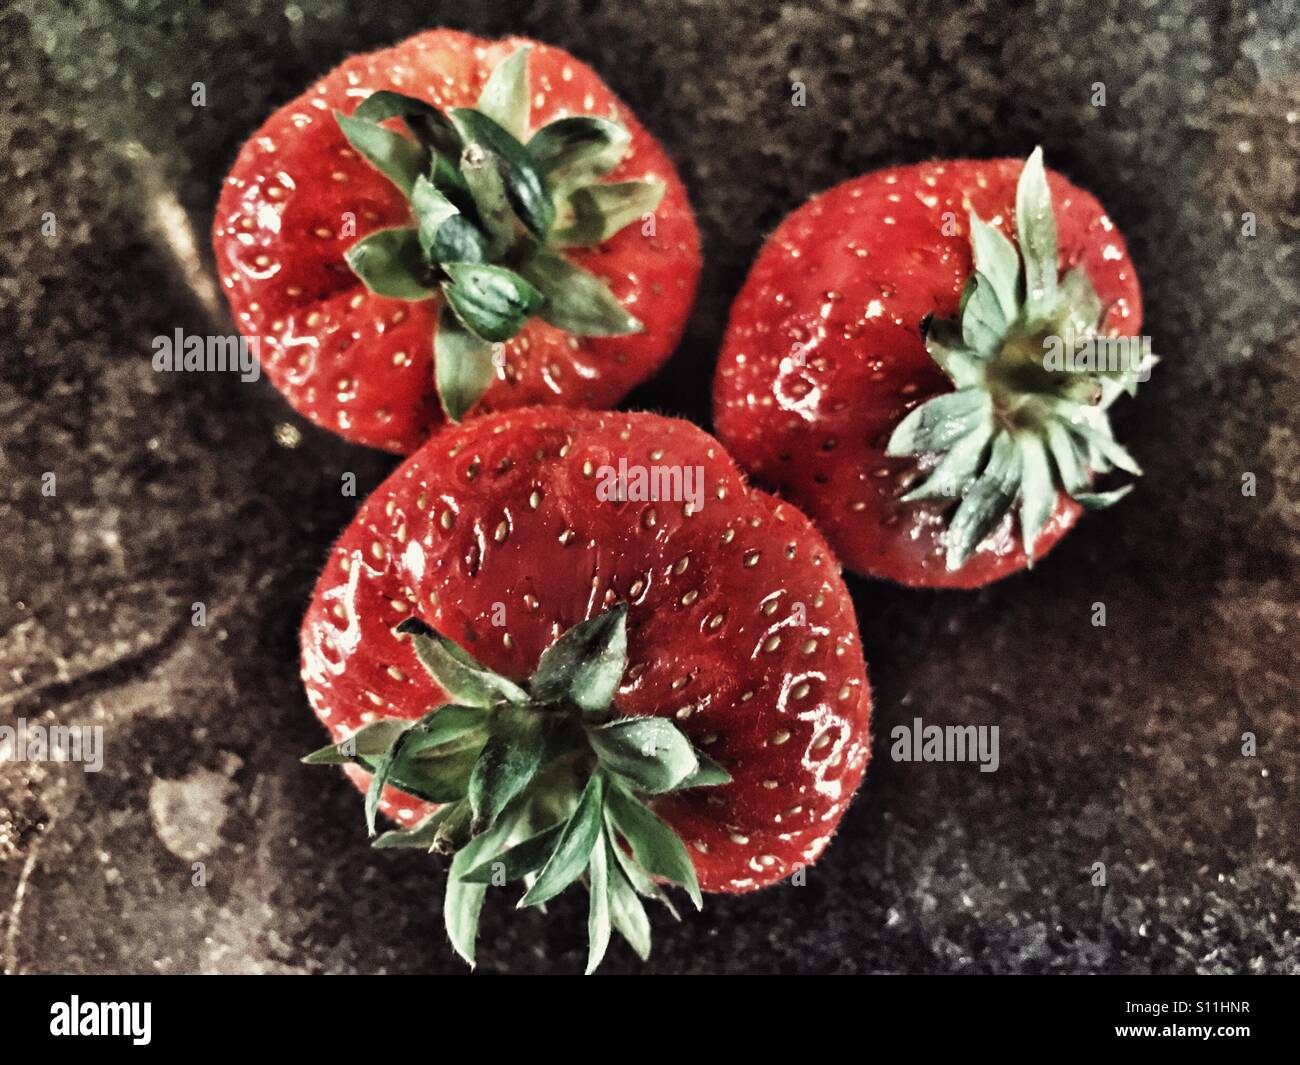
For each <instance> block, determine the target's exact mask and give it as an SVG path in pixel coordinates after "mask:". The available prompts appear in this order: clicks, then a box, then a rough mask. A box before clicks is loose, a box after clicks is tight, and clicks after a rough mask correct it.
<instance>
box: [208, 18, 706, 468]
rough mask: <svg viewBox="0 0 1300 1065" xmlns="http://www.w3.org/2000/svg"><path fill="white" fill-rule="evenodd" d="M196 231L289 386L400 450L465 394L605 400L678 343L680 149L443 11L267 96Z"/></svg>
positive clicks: (695, 243)
mask: <svg viewBox="0 0 1300 1065" xmlns="http://www.w3.org/2000/svg"><path fill="white" fill-rule="evenodd" d="M213 243H214V246H215V250H216V259H217V268H218V270H219V272H220V275H221V281H222V286H223V288H224V289H225V292H226V295H227V297H228V298H229V300H230V306H231V309H232V311H233V312H234V316H235V320H236V322H237V323H238V325H239V328H240V330H241V331H242V332H243V333H244V334H245V335H247V336H250V337H257V338H259V347H260V354H261V358H262V362H263V366H264V368H265V370H266V373H267V376H268V377H270V379H271V381H272V382H273V383H274V384H275V385H276V387H277V388H279V389H280V390H281V391H282V392H283V393H284V394H285V396H286V397H287V398H288V400H289V402H290V403H291V404H292V405H293V406H294V407H295V408H296V409H297V410H298V411H299V412H300V413H302V414H303V415H305V416H306V417H308V418H310V419H311V420H312V421H314V422H316V423H317V424H319V425H323V426H325V427H326V428H329V429H333V430H334V431H336V432H338V433H340V434H342V435H343V436H345V437H347V438H348V439H350V440H355V441H357V442H358V443H363V444H369V445H372V446H374V447H382V448H386V449H388V450H390V451H397V452H402V453H407V452H410V451H413V450H414V449H415V448H416V447H418V446H419V444H420V443H421V442H422V441H423V440H424V439H425V438H427V437H428V436H429V434H430V433H431V432H432V431H433V430H435V429H437V428H438V427H439V425H441V424H442V423H443V422H444V421H446V420H447V419H448V418H450V419H452V420H459V419H460V417H461V416H462V415H464V414H465V413H466V412H467V411H469V410H470V409H471V408H474V409H475V410H476V411H477V412H480V413H481V412H485V411H490V410H501V409H506V408H513V407H520V406H525V405H532V404H539V403H541V404H555V405H561V406H574V407H605V406H610V405H613V404H614V403H617V402H618V401H619V400H620V399H621V398H622V397H623V396H624V395H625V394H626V393H627V391H628V390H629V389H630V388H632V387H633V386H634V385H636V384H637V383H639V382H640V381H643V380H644V379H645V378H647V377H648V376H650V375H651V374H652V373H653V372H654V371H655V370H656V369H657V368H658V367H659V366H660V365H661V364H662V363H663V362H664V360H665V359H666V358H667V357H668V355H669V354H670V353H671V352H672V350H673V348H674V347H675V346H676V344H677V340H678V338H679V337H680V335H681V331H682V327H683V325H684V323H685V321H686V318H687V315H688V314H689V312H690V307H691V303H692V300H693V299H694V295H695V288H696V283H697V281H698V278H699V271H700V256H699V236H698V233H697V232H696V229H695V223H694V220H693V218H692V217H691V211H690V207H689V205H688V203H687V200H686V192H685V190H684V189H683V187H682V184H681V181H680V179H679V178H678V176H677V172H676V171H675V170H674V168H673V165H672V163H671V162H670V161H669V159H668V157H667V156H666V155H665V154H664V152H663V150H662V149H661V148H660V147H659V145H658V144H657V143H656V141H655V140H654V138H653V137H652V136H651V135H650V134H649V133H647V132H646V131H645V129H643V128H642V126H641V124H640V123H639V122H638V121H637V119H636V117H635V116H634V115H633V114H631V112H629V111H628V110H627V108H625V107H624V106H623V105H622V104H621V103H620V102H619V101H618V100H617V99H616V98H615V96H614V94H613V93H612V92H611V91H610V90H609V89H608V88H607V87H606V86H605V85H604V84H603V83H602V82H601V81H600V79H599V78H598V77H597V76H596V75H595V74H594V73H593V72H592V71H591V70H590V69H589V68H588V67H586V66H584V65H583V64H582V63H580V62H579V61H578V60H576V59H574V58H573V57H572V56H571V55H569V54H568V53H567V52H564V51H561V50H560V49H557V48H550V47H547V46H546V45H544V44H537V43H535V42H531V41H527V40H525V39H523V38H510V39H507V40H502V41H486V40H481V39H479V38H476V37H471V36H469V35H468V34H464V33H458V32H455V31H452V30H431V31H429V32H427V33H422V34H419V35H418V36H415V37H412V38H410V39H409V40H407V41H404V42H402V43H401V44H398V45H396V46H395V47H393V48H389V49H385V50H383V51H379V52H373V53H370V54H368V55H360V56H354V57H353V58H351V59H348V60H347V61H346V62H344V63H343V64H341V65H340V66H338V67H337V68H335V69H334V70H333V71H331V72H330V73H329V74H328V75H326V76H325V77H324V78H323V79H321V81H319V82H317V83H316V84H315V85H314V86H312V88H311V89H309V90H308V91H307V92H305V93H304V94H303V95H302V96H300V97H298V99H296V100H293V101H292V102H290V103H288V104H286V105H285V106H284V107H282V108H280V109H279V110H278V111H276V112H275V113H274V114H273V115H272V116H271V117H270V118H269V119H268V120H267V121H266V123H265V124H264V125H263V126H262V128H261V129H259V130H258V131H257V133H255V134H254V135H253V137H252V138H251V139H250V140H249V141H248V143H247V144H246V145H245V146H244V148H243V149H242V151H241V152H240V153H239V157H238V159H237V160H236V161H235V165H234V167H233V168H232V170H231V172H230V175H229V176H228V177H227V179H226V182H225V184H224V186H223V188H222V191H221V199H220V202H219V203H218V205H217V214H216V220H215V223H214V227H213Z"/></svg>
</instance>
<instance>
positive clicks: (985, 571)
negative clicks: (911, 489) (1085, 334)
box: [713, 159, 1142, 588]
mask: <svg viewBox="0 0 1300 1065" xmlns="http://www.w3.org/2000/svg"><path fill="white" fill-rule="evenodd" d="M1023 166H1024V163H1023V160H1019V159H996V160H991V161H980V160H959V161H955V162H951V161H950V162H937V163H922V164H918V165H914V166H902V167H895V168H893V169H890V170H879V171H876V172H874V173H871V174H866V175H864V176H862V177H859V178H854V179H852V180H850V181H846V182H844V183H843V184H841V185H837V186H835V187H834V188H832V189H830V190H829V191H827V192H824V193H822V194H821V195H819V196H815V197H813V198H812V199H811V200H809V201H808V202H807V203H805V204H804V205H803V206H802V207H800V208H799V209H798V210H796V211H795V212H794V213H792V214H791V215H789V216H788V217H787V218H786V219H785V220H784V221H783V222H782V223H781V224H780V226H778V227H777V229H776V232H774V233H773V234H772V236H771V238H770V239H769V240H768V241H767V243H766V245H765V246H764V247H763V249H762V251H761V252H760V253H759V256H758V259H757V260H756V261H755V263H754V266H753V268H752V270H751V271H750V274H749V277H748V279H747V280H746V281H745V284H744V286H743V288H742V289H741V291H740V294H739V295H738V296H737V298H736V301H735V303H734V304H733V306H732V310H731V320H730V323H729V325H728V328H727V334H726V337H725V339H724V341H723V347H722V354H721V356H720V358H719V360H718V370H717V374H716V376H715V378H714V385H713V408H714V422H715V425H716V429H717V433H718V436H719V438H720V439H721V440H722V441H723V443H725V444H726V445H727V447H728V449H729V450H730V451H731V452H732V454H733V455H735V457H736V460H737V461H738V462H739V463H740V464H741V465H742V466H744V467H745V468H746V469H747V470H748V471H749V472H750V473H752V474H753V475H754V476H755V477H756V478H757V479H758V480H759V481H760V482H761V483H763V484H765V485H767V486H769V487H772V488H774V489H775V490H776V491H778V492H779V493H780V494H781V495H783V496H784V497H786V498H788V499H790V500H792V501H793V502H795V503H796V504H798V506H799V507H801V508H802V509H803V510H804V512H805V513H807V514H808V516H809V517H811V518H812V519H813V521H814V522H815V523H816V524H817V526H818V528H819V529H821V531H822V532H823V533H824V534H825V535H826V538H827V539H828V540H829V541H830V543H831V545H832V546H833V547H834V548H835V550H836V551H837V552H838V554H839V557H840V559H841V560H842V561H843V563H844V564H845V566H847V567H848V568H849V569H851V570H853V571H855V572H857V573H862V574H867V575H869V576H873V577H883V578H887V579H889V580H893V581H897V582H899V583H901V584H909V585H923V586H929V587H943V588H974V587H977V586H979V585H983V584H987V583H989V582H990V581H995V580H998V579H1000V578H1002V577H1005V576H1007V575H1008V574H1011V573H1014V572H1016V571H1017V570H1020V569H1022V568H1024V567H1025V566H1026V565H1027V564H1028V561H1029V560H1028V559H1027V557H1026V555H1025V551H1024V545H1023V543H1022V542H1021V539H1020V534H1019V526H1018V524H1017V522H1016V515H1015V514H1014V513H1012V514H1009V515H1008V516H1007V517H1006V518H1005V519H1004V520H1003V521H1002V523H1001V524H1000V525H999V526H998V527H997V528H996V529H995V530H994V531H993V532H992V533H990V535H989V536H988V537H987V538H986V539H985V540H984V542H983V543H982V544H981V545H980V546H979V548H978V549H977V550H976V551H975V552H974V554H973V555H972V556H971V557H970V558H969V559H968V560H967V562H966V563H965V564H964V565H963V566H961V567H960V568H959V569H958V570H956V571H955V572H949V571H948V570H947V568H946V566H945V562H944V551H945V548H944V545H943V542H942V539H941V538H942V534H943V531H944V529H945V527H946V516H947V514H948V513H950V507H951V504H948V506H947V507H945V506H944V505H943V504H942V503H935V502H916V503H900V502H898V496H900V495H902V494H903V492H904V491H905V486H910V485H912V484H913V483H914V482H916V481H917V480H918V479H919V476H920V474H921V473H923V472H924V470H925V469H928V468H931V467H933V465H934V464H935V461H936V460H935V459H934V458H929V459H926V460H924V461H922V462H920V463H918V462H917V461H916V460H915V459H912V458H900V459H895V458H886V457H885V446H886V444H887V443H888V441H889V437H890V434H891V433H892V431H893V429H894V427H895V426H896V425H897V424H898V423H899V421H901V420H902V418H903V417H904V415H906V414H907V412H908V411H910V410H912V409H913V408H915V407H916V406H918V405H920V404H921V403H923V402H925V401H926V400H928V399H930V398H931V397H932V396H935V395H937V394H939V393H941V392H949V391H951V390H952V383H951V382H950V381H949V380H948V378H947V377H945V376H944V375H943V373H942V371H940V369H939V368H938V366H936V365H935V363H934V361H933V360H932V359H931V358H930V356H929V354H928V353H927V352H926V350H925V344H924V341H923V340H922V338H921V332H920V324H921V321H922V319H923V318H924V317H925V316H926V315H927V314H933V315H934V316H935V317H936V318H955V317H956V316H957V306H958V302H959V299H960V296H961V290H962V287H963V286H964V285H965V283H966V279H967V277H969V276H970V274H971V272H972V270H973V268H974V264H973V261H972V257H971V250H970V233H969V222H968V216H969V211H970V210H972V209H973V210H974V211H975V212H976V213H977V214H979V216H980V217H981V218H983V219H984V220H985V221H989V222H993V223H994V224H996V225H997V226H998V227H999V228H1000V229H1001V230H1002V231H1003V232H1004V233H1005V234H1006V235H1007V236H1009V237H1012V238H1013V239H1014V235H1015V226H1014V222H1015V198H1016V182H1017V180H1018V178H1019V176H1020V171H1021V169H1022V167H1023ZM1048 184H1049V187H1050V189H1051V193H1052V202H1053V204H1054V206H1055V209H1056V221H1057V228H1058V231H1059V243H1058V247H1059V262H1060V267H1061V269H1062V270H1064V269H1068V268H1071V267H1074V266H1076V265H1079V264H1082V265H1083V266H1084V267H1085V268H1086V269H1087V271H1088V275H1089V277H1090V278H1091V279H1092V283H1093V285H1094V287H1095V288H1096V290H1097V293H1098V295H1099V296H1100V297H1101V299H1102V302H1103V304H1105V305H1107V306H1108V307H1109V312H1108V315H1107V318H1106V322H1105V330H1106V332H1108V333H1109V334H1110V335H1114V336H1136V335H1137V333H1138V330H1139V329H1140V328H1141V325H1142V298H1141V293H1140V291H1139V289H1138V280H1137V273H1136V271H1135V270H1134V268H1133V263H1132V262H1131V260H1130V259H1129V256H1128V251H1127V249H1126V247H1125V244H1124V239H1123V237H1121V236H1120V234H1119V231H1118V230H1117V229H1116V228H1115V227H1114V225H1113V224H1112V223H1111V221H1110V220H1109V219H1108V218H1107V217H1106V214H1105V212H1104V211H1103V210H1102V207H1101V204H1099V203H1098V202H1097V200H1096V199H1095V198H1094V197H1093V196H1091V195H1090V194H1089V193H1087V192H1085V191H1083V190H1082V189H1079V188H1077V187H1076V186H1074V185H1072V184H1071V183H1070V182H1069V181H1067V180H1066V179H1065V178H1064V177H1062V176H1061V175H1060V174H1057V173H1055V172H1054V171H1048ZM946 212H952V215H951V218H950V219H949V221H950V223H951V224H949V226H948V229H949V233H948V234H945V233H944V223H945V218H944V215H945V213H946ZM954 225H955V231H954V228H953V227H954ZM801 346H802V349H803V354H804V358H803V365H799V364H798V360H797V359H791V358H790V356H791V355H792V353H794V352H796V351H797V350H798V349H799V347H801ZM1079 512H1080V508H1079V507H1078V506H1077V505H1076V504H1075V503H1073V502H1072V501H1070V500H1069V499H1067V498H1066V497H1065V496H1064V494H1062V495H1061V497H1060V499H1059V501H1058V505H1057V508H1056V511H1055V512H1054V514H1053V516H1052V518H1051V519H1050V521H1049V522H1048V524H1047V526H1046V528H1045V529H1044V531H1043V533H1042V534H1041V536H1040V538H1039V540H1038V543H1037V544H1036V545H1035V552H1034V557H1035V558H1041V557H1042V556H1043V555H1045V554H1046V553H1047V552H1048V551H1050V550H1051V548H1052V547H1053V546H1054V545H1055V544H1056V542H1057V541H1058V540H1060V538H1061V537H1062V536H1064V535H1065V533H1066V532H1067V531H1068V530H1069V529H1070V527H1071V526H1072V525H1073V524H1074V522H1075V520H1076V519H1077V518H1078V516H1079Z"/></svg>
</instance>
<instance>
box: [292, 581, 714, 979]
mask: <svg viewBox="0 0 1300 1065" xmlns="http://www.w3.org/2000/svg"><path fill="white" fill-rule="evenodd" d="M398 632H400V633H402V634H403V635H405V636H407V637H409V638H410V640H411V643H412V647H413V650H414V652H415V655H416V657H417V659H418V660H419V661H420V663H421V664H422V665H423V667H424V668H425V669H426V670H427V671H428V673H429V675H430V676H431V677H432V678H433V679H434V680H435V681H436V682H437V684H438V685H439V687H441V688H442V689H443V691H445V692H446V693H447V695H448V696H449V698H450V699H451V700H452V701H451V702H449V703H446V704H444V705H441V706H438V707H436V708H434V709H432V710H430V711H429V712H428V713H427V714H425V715H424V716H423V717H421V718H419V719H418V720H416V721H410V720H397V719H392V718H384V719H381V720H378V721H375V722H373V723H371V724H369V725H367V726H365V727H364V728H362V729H361V730H360V731H358V732H357V733H355V734H354V735H352V736H350V737H348V738H347V739H345V740H343V741H342V742H340V743H336V744H331V745H330V746H327V747H323V748H321V750H319V751H316V752H315V753H313V754H311V755H308V756H307V758H305V759H304V761H305V762H307V763H309V764H313V765H319V764H325V765H337V764H344V763H349V762H351V763H355V764H359V765H361V766H362V767H363V768H365V769H366V770H368V771H369V772H370V773H371V778H370V786H369V788H368V790H367V792H366V802H365V813H366V823H367V826H368V827H369V830H370V834H371V835H372V836H375V834H376V817H377V813H378V808H379V800H380V797H381V795H382V793H383V790H384V788H385V787H390V786H391V787H394V788H397V789H399V790H401V791H404V792H406V793H408V794H410V795H413V796H416V797H418V798H420V799H423V800H425V801H427V802H432V803H438V804H441V805H439V808H438V809H437V810H436V811H435V812H434V813H433V814H431V815H430V816H429V817H427V818H425V819H424V820H423V821H421V822H420V823H419V824H418V825H415V826H414V827H412V828H409V829H404V830H398V831H391V832H385V833H384V834H383V835H380V836H378V838H377V839H376V840H375V846H377V847H419V848H424V849H425V850H429V851H433V852H439V853H444V854H454V855H455V857H454V858H453V859H452V862H451V869H450V873H449V878H448V884H447V890H446V896H445V901H444V908H443V913H444V919H445V922H446V926H447V933H448V935H449V936H450V938H451V942H452V945H453V947H454V948H455V950H456V951H457V953H459V954H460V955H461V957H463V958H464V959H465V960H466V961H467V962H468V963H469V964H470V965H473V964H474V945H475V939H476V934H477V928H478V919H479V913H480V910H481V908H482V905H483V901H484V897H485V895H486V892H487V888H488V887H489V886H490V885H491V886H501V885H504V884H506V883H509V882H512V881H522V882H523V885H524V895H523V897H522V898H521V900H520V902H519V905H520V906H521V907H540V906H544V904H545V903H546V902H548V901H549V900H550V899H552V898H554V897H555V896H556V895H558V894H559V893H560V892H561V891H563V890H564V889H565V888H567V887H569V886H570V885H571V884H573V883H575V882H576V881H578V880H580V879H582V880H585V882H586V885H587V890H588V892H589V896H590V907H589V916H588V938H589V951H588V962H587V971H588V972H591V971H593V970H594V969H595V968H596V966H597V965H598V964H599V963H600V961H601V959H602V958H603V956H604V954H605V950H606V948H607V946H608V944H609V939H610V933H611V929H616V930H617V931H618V932H619V933H620V934H621V935H622V936H623V937H624V938H625V939H626V940H627V941H628V942H629V943H630V944H631V945H632V947H633V949H634V950H636V952H637V953H638V955H640V956H641V957H642V958H645V957H646V956H647V955H648V953H649V950H650V925H649V919H648V917H647V915H646V912H645V907H644V905H643V904H642V902H641V900H642V899H643V898H649V899H654V900H657V901H659V902H661V903H663V904H664V905H665V906H667V908H668V909H669V911H670V912H671V913H672V914H673V916H674V917H676V916H677V913H676V910H675V909H674V908H673V906H672V903H671V901H670V900H669V899H668V897H667V895H666V894H665V893H664V891H663V890H662V889H661V888H660V887H659V884H658V883H657V881H667V882H670V883H673V884H677V885H680V886H681V887H683V888H685V890H686V892H687V893H688V895H689V896H690V898H691V900H692V901H693V902H694V903H695V905H696V907H697V908H699V907H700V905H701V901H702V900H701V895H700V888H699V884H698V881H697V879H696V876H695V868H694V865H693V864H692V862H691V859H690V856H689V855H688V853H687V851H686V847H685V845H684V844H683V843H682V840H681V839H680V838H679V837H678V836H677V834H676V833H675V832H674V831H673V830H672V829H671V828H670V827H669V826H668V825H667V824H665V823H664V821H663V820H661V819H660V818H659V817H658V816H657V815H656V814H655V813H654V811H653V810H651V808H650V806H649V805H648V803H647V798H652V797H653V796H656V795H663V794H666V793H668V792H674V791H680V790H682V789H685V788H697V787H710V786H716V785H720V784H726V783H729V782H730V780H731V777H730V776H729V775H728V774H727V772H726V771H725V770H724V769H723V768H722V767H721V766H719V765H718V764H717V763H716V762H714V761H712V760H711V759H709V758H708V757H706V756H705V755H703V754H701V753H700V752H699V751H698V750H696V749H695V748H694V746H692V744H691V742H690V740H689V739H687V738H686V736H685V735H684V734H683V733H682V732H681V730H680V729H678V727H677V726H676V725H675V724H674V723H673V722H672V721H671V720H669V719H668V718H665V717H626V716H622V717H621V716H618V715H617V714H616V713H615V712H614V710H613V706H612V704H613V700H614V695H615V693H616V692H617V690H618V686H619V684H620V682H621V679H622V676H623V673H624V670H625V669H626V667H627V608H626V606H625V605H622V604H620V605H618V606H615V607H613V608H611V609H610V610H608V611H606V612H605V613H603V614H600V615H598V616H597V617H594V618H591V619H588V620H587V621H583V622H581V623H579V624H578V625H575V626H574V627H573V628H571V629H569V630H568V631H567V632H565V633H564V634H563V635H562V636H561V637H560V638H559V639H558V640H556V642H555V643H553V644H552V645H551V646H550V647H549V648H547V650H546V651H545V652H543V654H542V656H541V658H540V660H539V661H538V664H537V669H536V670H535V672H534V673H533V675H532V677H531V678H530V679H529V681H528V683H527V684H526V685H522V686H521V685H519V684H516V683H514V682H513V681H511V680H509V679H508V678H506V677H503V676H501V675H500V674H498V673H495V672H493V671H492V670H490V669H488V668H487V667H486V666H484V665H483V664H482V663H480V662H478V661H477V660H475V659H474V658H473V656H471V655H470V654H469V653H468V652H467V651H466V650H465V649H464V648H462V647H460V646H459V645H457V644H456V643H454V642H453V641H452V640H450V639H448V638H447V637H446V636H443V635H442V634H440V633H438V632H436V631H435V630H434V629H432V628H430V627H429V626H428V625H426V624H425V623H424V622H423V621H421V620H419V619H416V618H410V619H408V620H406V621H404V622H403V623H402V624H401V625H399V626H398Z"/></svg>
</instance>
